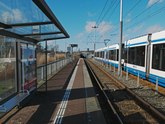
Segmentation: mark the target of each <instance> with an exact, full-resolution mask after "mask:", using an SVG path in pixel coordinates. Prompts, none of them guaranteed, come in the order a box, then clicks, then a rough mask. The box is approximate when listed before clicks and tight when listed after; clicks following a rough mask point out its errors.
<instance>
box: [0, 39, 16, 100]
mask: <svg viewBox="0 0 165 124" xmlns="http://www.w3.org/2000/svg"><path fill="white" fill-rule="evenodd" d="M16 91H17V85H16V53H15V39H13V38H9V37H4V36H0V101H1V100H3V99H5V98H7V97H8V96H10V95H12V94H13V93H15V92H16Z"/></svg>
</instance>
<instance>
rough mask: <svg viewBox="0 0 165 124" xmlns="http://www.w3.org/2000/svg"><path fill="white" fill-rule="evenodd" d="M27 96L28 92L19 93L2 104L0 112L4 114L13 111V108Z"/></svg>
mask: <svg viewBox="0 0 165 124" xmlns="http://www.w3.org/2000/svg"><path fill="white" fill-rule="evenodd" d="M27 96H29V91H28V90H25V91H21V92H19V93H18V94H17V95H16V96H14V97H13V98H11V99H10V100H8V101H7V102H5V103H4V104H2V105H0V112H1V113H6V112H9V111H10V110H11V109H13V108H14V107H15V106H18V105H19V104H20V102H21V101H23V100H24V99H25V98H26V97H27Z"/></svg>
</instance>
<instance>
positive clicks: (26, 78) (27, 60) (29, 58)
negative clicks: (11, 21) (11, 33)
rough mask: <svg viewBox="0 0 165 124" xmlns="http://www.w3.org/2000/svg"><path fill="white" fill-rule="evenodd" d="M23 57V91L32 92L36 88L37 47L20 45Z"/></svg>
mask: <svg viewBox="0 0 165 124" xmlns="http://www.w3.org/2000/svg"><path fill="white" fill-rule="evenodd" d="M20 56H21V64H20V66H21V67H20V68H21V69H20V70H21V75H20V76H21V81H20V83H21V86H20V89H21V90H22V91H27V90H28V91H32V90H33V89H35V88H36V83H37V82H36V79H37V78H36V56H35V46H33V45H30V44H25V43H21V44H20Z"/></svg>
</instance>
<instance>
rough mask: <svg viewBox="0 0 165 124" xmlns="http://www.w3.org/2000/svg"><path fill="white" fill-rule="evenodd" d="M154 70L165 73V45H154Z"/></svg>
mask: <svg viewBox="0 0 165 124" xmlns="http://www.w3.org/2000/svg"><path fill="white" fill-rule="evenodd" d="M152 68H154V69H158V70H162V71H165V43H164V44H155V45H153V56H152Z"/></svg>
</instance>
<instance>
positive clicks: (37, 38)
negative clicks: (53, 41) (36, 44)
mask: <svg viewBox="0 0 165 124" xmlns="http://www.w3.org/2000/svg"><path fill="white" fill-rule="evenodd" d="M28 37H31V38H34V39H36V40H43V39H48V38H59V37H65V36H64V34H49V35H37V36H36V35H34V36H28Z"/></svg>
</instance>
